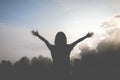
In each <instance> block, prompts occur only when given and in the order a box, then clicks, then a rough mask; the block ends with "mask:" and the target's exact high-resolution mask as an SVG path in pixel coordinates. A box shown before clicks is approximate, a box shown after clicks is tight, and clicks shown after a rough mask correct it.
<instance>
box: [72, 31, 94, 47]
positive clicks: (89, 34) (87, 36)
mask: <svg viewBox="0 0 120 80" xmlns="http://www.w3.org/2000/svg"><path fill="white" fill-rule="evenodd" d="M93 35H94V33H93V32H91V33H90V32H88V33H87V35H85V36H84V37H82V38H80V39H78V40H76V41H75V42H73V43H71V44H70V46H71V47H72V48H74V46H75V45H76V44H77V43H79V42H81V41H83V40H84V39H86V38H89V37H92V36H93Z"/></svg>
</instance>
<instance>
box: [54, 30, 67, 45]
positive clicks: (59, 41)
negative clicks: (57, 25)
mask: <svg viewBox="0 0 120 80" xmlns="http://www.w3.org/2000/svg"><path fill="white" fill-rule="evenodd" d="M66 43H67V39H66V36H65V34H64V33H63V32H58V33H57V34H56V37H55V45H64V44H66Z"/></svg>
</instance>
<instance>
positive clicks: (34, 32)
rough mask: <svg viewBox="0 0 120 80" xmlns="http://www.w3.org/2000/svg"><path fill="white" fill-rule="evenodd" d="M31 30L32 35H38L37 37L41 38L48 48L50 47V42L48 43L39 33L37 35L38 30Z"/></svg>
mask: <svg viewBox="0 0 120 80" xmlns="http://www.w3.org/2000/svg"><path fill="white" fill-rule="evenodd" d="M31 32H32V34H33V35H34V36H36V37H38V38H39V39H41V40H42V41H43V42H45V44H46V45H47V47H48V48H49V47H50V43H49V42H48V41H47V40H46V39H45V38H44V37H42V36H41V35H39V33H38V30H36V31H34V30H32V31H31Z"/></svg>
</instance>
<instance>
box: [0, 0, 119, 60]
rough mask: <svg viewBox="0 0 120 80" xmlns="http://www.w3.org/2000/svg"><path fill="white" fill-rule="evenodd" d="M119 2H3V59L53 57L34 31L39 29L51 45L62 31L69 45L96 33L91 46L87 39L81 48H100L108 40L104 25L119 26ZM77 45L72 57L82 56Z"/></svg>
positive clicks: (0, 11)
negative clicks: (102, 41)
mask: <svg viewBox="0 0 120 80" xmlns="http://www.w3.org/2000/svg"><path fill="white" fill-rule="evenodd" d="M119 3H120V1H119V0H91V1H90V0H0V60H11V61H16V60H19V59H20V58H21V57H23V56H27V57H28V58H30V59H31V58H32V57H35V56H39V55H43V56H46V57H51V55H50V52H49V50H48V48H47V47H46V46H45V44H44V43H43V42H42V41H41V40H39V39H38V38H36V37H34V36H33V35H31V30H38V31H39V33H40V34H41V35H42V36H44V37H45V38H46V39H47V40H49V41H50V43H52V44H54V38H55V35H56V33H57V32H59V31H63V32H64V33H65V34H66V36H67V38H68V43H72V42H73V41H75V40H76V39H79V38H81V37H83V36H85V35H86V34H87V33H88V32H94V34H95V35H94V36H93V38H91V39H88V40H91V43H89V41H87V40H86V41H83V42H81V45H86V44H87V45H89V46H92V45H93V43H94V44H95V43H96V45H97V43H98V42H99V41H100V40H101V39H104V37H106V36H103V35H106V32H105V31H106V28H104V29H103V27H101V25H102V26H103V24H104V22H106V21H109V22H110V20H112V22H113V23H116V21H115V20H116V18H115V20H114V19H113V18H114V16H116V15H119V14H120V5H119ZM114 21H115V22H114ZM110 23H111V22H110ZM107 25H108V24H107ZM115 26H116V25H115ZM107 29H108V28H107ZM103 33H104V34H103ZM116 34H117V33H116ZM98 37H100V38H98ZM78 46H79V44H78V45H77V47H75V49H74V50H73V52H72V53H73V54H72V55H73V56H74V55H75V54H77V53H79V51H80V50H79V48H78ZM93 47H95V46H93Z"/></svg>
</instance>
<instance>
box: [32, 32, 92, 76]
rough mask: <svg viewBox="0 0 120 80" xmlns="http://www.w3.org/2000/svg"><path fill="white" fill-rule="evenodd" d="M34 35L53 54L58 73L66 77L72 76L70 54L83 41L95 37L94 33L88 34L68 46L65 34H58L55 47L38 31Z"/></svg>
mask: <svg viewBox="0 0 120 80" xmlns="http://www.w3.org/2000/svg"><path fill="white" fill-rule="evenodd" d="M32 34H33V35H34V36H37V37H38V38H40V39H41V40H42V41H44V42H45V44H46V45H47V47H48V49H49V50H50V52H51V55H52V58H53V65H54V69H55V72H56V73H59V74H58V75H61V76H62V77H65V76H66V75H67V74H70V57H69V55H70V52H71V51H72V49H73V48H74V46H75V45H76V44H77V43H79V42H81V41H83V40H84V39H86V38H89V37H91V36H92V35H93V33H88V34H87V35H86V36H84V37H82V38H80V39H78V40H76V41H75V42H73V43H71V44H67V39H66V36H65V34H64V33H63V32H58V33H57V34H56V37H55V45H52V44H50V43H49V42H48V41H47V40H46V39H45V38H44V37H42V36H41V35H39V33H38V31H37V30H36V31H33V30H32Z"/></svg>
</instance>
